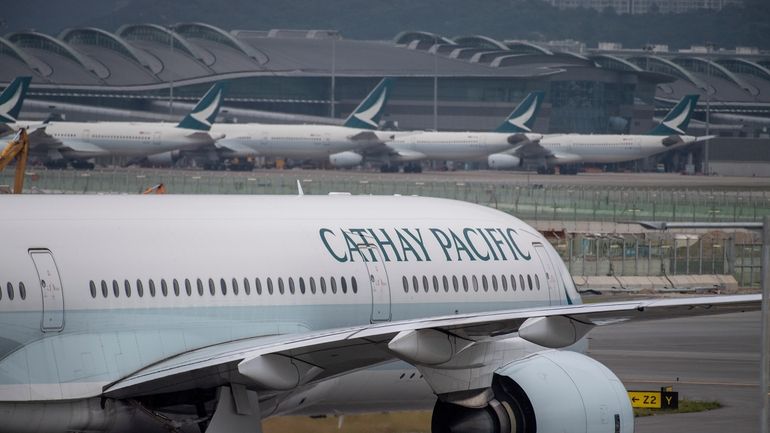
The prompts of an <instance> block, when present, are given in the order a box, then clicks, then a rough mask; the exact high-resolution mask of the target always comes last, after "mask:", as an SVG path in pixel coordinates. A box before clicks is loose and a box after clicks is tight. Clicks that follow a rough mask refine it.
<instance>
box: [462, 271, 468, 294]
mask: <svg viewBox="0 0 770 433" xmlns="http://www.w3.org/2000/svg"><path fill="white" fill-rule="evenodd" d="M463 290H464V291H466V292H467V291H468V277H466V276H465V275H463Z"/></svg>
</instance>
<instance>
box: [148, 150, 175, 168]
mask: <svg viewBox="0 0 770 433" xmlns="http://www.w3.org/2000/svg"><path fill="white" fill-rule="evenodd" d="M179 156H180V152H179V151H178V150H170V151H168V152H163V153H156V154H154V155H149V156H148V157H147V162H149V163H150V164H151V165H173V164H174V163H175V162H176V161H177V160H179Z"/></svg>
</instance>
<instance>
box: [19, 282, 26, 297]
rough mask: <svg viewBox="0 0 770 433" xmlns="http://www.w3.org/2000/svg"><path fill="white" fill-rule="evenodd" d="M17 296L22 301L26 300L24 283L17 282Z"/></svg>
mask: <svg viewBox="0 0 770 433" xmlns="http://www.w3.org/2000/svg"><path fill="white" fill-rule="evenodd" d="M19 296H20V297H21V300H22V301H23V300H25V299H27V288H26V287H24V283H23V282H21V281H19Z"/></svg>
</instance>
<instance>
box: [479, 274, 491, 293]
mask: <svg viewBox="0 0 770 433" xmlns="http://www.w3.org/2000/svg"><path fill="white" fill-rule="evenodd" d="M481 287H482V288H483V289H484V291H485V292H488V291H489V283H488V282H487V276H486V275H482V276H481Z"/></svg>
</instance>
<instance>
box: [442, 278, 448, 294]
mask: <svg viewBox="0 0 770 433" xmlns="http://www.w3.org/2000/svg"><path fill="white" fill-rule="evenodd" d="M441 283H442V284H443V286H444V291H445V292H448V291H449V278H447V277H446V275H444V276H443V277H441Z"/></svg>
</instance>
